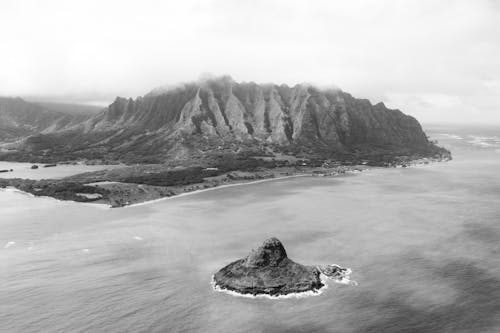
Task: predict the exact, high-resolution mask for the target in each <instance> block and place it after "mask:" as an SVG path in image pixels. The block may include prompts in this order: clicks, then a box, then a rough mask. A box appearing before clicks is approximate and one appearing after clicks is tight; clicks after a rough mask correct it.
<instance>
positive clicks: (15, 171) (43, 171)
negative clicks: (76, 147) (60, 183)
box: [0, 161, 119, 179]
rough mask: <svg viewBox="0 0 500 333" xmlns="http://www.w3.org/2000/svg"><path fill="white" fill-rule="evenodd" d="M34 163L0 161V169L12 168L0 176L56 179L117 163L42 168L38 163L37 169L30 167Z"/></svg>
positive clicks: (112, 166) (97, 169)
mask: <svg viewBox="0 0 500 333" xmlns="http://www.w3.org/2000/svg"><path fill="white" fill-rule="evenodd" d="M33 164H34V163H23V162H7V161H0V170H12V171H9V172H2V173H0V179H1V178H25V179H56V178H63V177H68V176H73V175H76V174H79V173H83V172H91V171H99V170H105V169H113V168H116V167H118V166H119V165H84V164H74V165H73V164H58V165H56V166H54V167H49V168H44V167H43V165H44V164H38V163H37V164H36V165H38V167H39V168H38V169H31V166H32V165H33Z"/></svg>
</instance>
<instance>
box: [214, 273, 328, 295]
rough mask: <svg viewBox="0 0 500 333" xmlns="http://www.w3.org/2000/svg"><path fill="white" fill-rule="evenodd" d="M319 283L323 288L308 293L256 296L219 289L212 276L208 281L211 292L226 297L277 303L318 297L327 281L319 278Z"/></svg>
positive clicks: (326, 286) (326, 287)
mask: <svg viewBox="0 0 500 333" xmlns="http://www.w3.org/2000/svg"><path fill="white" fill-rule="evenodd" d="M321 283H322V284H323V286H322V287H321V288H319V289H317V290H308V291H303V292H300V293H289V294H285V295H276V296H273V295H269V294H258V295H252V294H242V293H239V292H236V291H233V290H229V289H225V288H221V287H219V285H217V283H216V282H215V279H214V275H212V279H211V281H210V286H211V287H212V290H213V291H215V292H219V293H223V294H226V295H230V296H234V297H242V298H251V299H269V300H272V301H278V300H285V299H292V298H295V299H299V298H306V297H312V296H319V295H321V294H322V293H323V292H324V291H325V290H326V289H328V284H327V280H326V279H324V278H323V276H322V278H321Z"/></svg>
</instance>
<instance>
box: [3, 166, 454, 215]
mask: <svg viewBox="0 0 500 333" xmlns="http://www.w3.org/2000/svg"><path fill="white" fill-rule="evenodd" d="M441 161H447V160H446V159H415V160H412V161H411V162H408V161H406V162H405V163H403V164H401V165H394V166H392V167H377V166H368V165H364V164H362V165H338V166H334V167H312V166H311V167H300V168H297V167H294V168H290V167H287V168H273V169H262V170H257V171H253V172H247V171H232V172H228V173H225V174H222V175H219V176H216V177H208V178H204V179H203V181H202V182H198V183H187V184H179V185H176V186H160V185H148V184H141V183H130V182H117V181H109V180H108V181H106V180H103V181H98V182H89V181H88V180H87V179H83V180H79V181H78V182H77V183H75V184H77V185H78V186H80V187H82V186H83V187H84V188H86V191H79V192H81V193H90V192H93V193H104V194H105V196H104V197H103V198H101V199H97V200H84V199H82V200H79V199H80V198H79V197H78V195H79V193H76V192H75V193H73V195H72V196H70V195H63V196H61V195H57V193H55V194H54V195H50V194H52V193H49V195H43V194H45V193H47V192H39V191H40V190H38V188H39V187H40V186H49V188H50V187H51V186H54V187H56V188H57V186H59V188H61V186H60V185H58V184H60V183H58V182H59V180H56V179H54V180H45V181H44V182H45V184H41V185H38V183H36V181H32V180H23V179H20V180H19V179H18V180H17V181H18V182H17V183H13V182H9V180H8V179H3V180H4V183H6V184H5V185H6V186H5V185H4V186H3V187H1V188H4V189H7V188H11V189H12V190H15V191H18V192H20V193H23V194H27V195H29V196H30V197H34V198H36V197H49V198H52V199H54V200H57V201H72V202H74V203H85V204H87V205H89V206H93V207H99V208H106V209H108V208H125V207H138V206H143V205H149V204H154V203H157V202H161V201H165V200H169V199H174V198H177V197H185V196H188V195H195V194H198V193H202V192H206V191H212V190H216V189H224V188H228V187H235V186H243V185H252V184H259V183H264V182H270V181H277V180H285V179H290V178H298V177H332V178H333V177H339V176H348V175H356V174H358V173H363V172H365V171H367V170H378V169H390V168H401V167H403V168H406V167H420V166H422V167H424V166H426V165H428V164H434V163H436V162H441ZM0 180H2V179H0ZM85 180H87V181H85ZM5 181H6V182H5ZM68 181H71V179H68ZM26 183H27V184H28V186H24V187H25V188H27V189H31V190H32V191H30V190H25V189H24V188H23V185H25V184H26ZM30 184H31V185H30ZM16 185H17V186H16ZM69 185H71V183H70V184H69ZM92 187H94V188H95V190H92V189H90V192H89V188H92ZM21 188H23V189H21ZM65 188H67V187H62V189H63V190H65ZM70 188H71V186H70ZM65 191H66V190H65ZM94 191H95V192H94ZM37 193H39V194H37ZM42 193H43V194H42ZM69 193H71V192H69Z"/></svg>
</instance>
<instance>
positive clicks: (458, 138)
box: [436, 133, 464, 140]
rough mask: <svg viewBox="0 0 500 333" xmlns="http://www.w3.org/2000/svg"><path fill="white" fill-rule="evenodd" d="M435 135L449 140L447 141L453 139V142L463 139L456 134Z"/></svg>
mask: <svg viewBox="0 0 500 333" xmlns="http://www.w3.org/2000/svg"><path fill="white" fill-rule="evenodd" d="M436 135H437V136H442V137H445V138H449V139H455V140H463V139H464V138H463V137H461V136H460V135H457V134H450V133H438V134H436Z"/></svg>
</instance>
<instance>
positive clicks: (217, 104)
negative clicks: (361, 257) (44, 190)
mask: <svg viewBox="0 0 500 333" xmlns="http://www.w3.org/2000/svg"><path fill="white" fill-rule="evenodd" d="M241 150H250V151H254V153H257V152H260V153H266V152H288V153H292V154H294V155H297V154H305V155H320V156H323V157H326V156H329V155H338V154H352V153H355V152H366V153H370V152H373V151H374V150H381V152H386V153H391V154H392V153H395V152H396V151H400V152H401V153H409V154H411V153H421V154H424V155H425V154H433V153H436V152H438V150H437V147H436V146H435V145H434V144H433V143H431V142H429V140H428V139H427V136H426V135H425V133H424V131H423V130H422V127H421V126H420V124H419V123H418V121H417V120H416V119H415V118H413V117H411V116H408V115H405V114H404V113H402V112H401V111H400V110H393V109H388V108H387V107H386V106H385V105H384V104H383V103H378V104H375V105H372V104H371V103H370V102H369V101H368V100H366V99H356V98H354V97H352V96H351V95H350V94H348V93H346V92H343V91H342V90H340V89H319V88H316V87H314V86H312V85H309V84H297V85H295V86H293V87H289V86H287V85H285V84H281V85H277V84H256V83H254V82H243V83H238V82H236V81H234V80H233V79H232V78H230V77H229V76H223V77H218V78H210V79H206V80H203V81H198V82H191V83H185V84H182V85H178V86H175V87H171V88H168V89H155V90H153V91H151V92H150V93H148V94H146V95H144V96H141V97H138V98H136V99H132V98H123V97H117V98H116V99H115V100H114V101H113V103H111V104H110V105H109V106H108V107H107V108H104V109H103V110H102V111H101V112H99V113H98V114H95V115H92V116H91V117H88V118H87V119H82V121H80V122H68V123H67V124H65V125H64V126H60V127H56V128H54V129H50V130H45V131H43V132H41V133H38V134H35V135H33V136H30V137H28V138H26V139H25V140H23V141H22V142H21V143H20V144H19V145H18V146H17V147H16V152H14V153H12V152H11V153H10V155H11V156H12V157H15V156H17V158H18V159H27V158H31V159H36V158H41V159H43V158H44V157H47V156H53V157H55V158H60V159H81V158H97V159H107V160H115V161H124V162H134V161H135V162H139V163H142V162H147V161H148V160H151V159H153V160H155V161H158V162H164V161H167V160H172V159H183V158H184V159H189V158H193V157H206V155H207V154H208V155H210V154H220V153H239V152H241Z"/></svg>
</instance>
